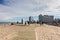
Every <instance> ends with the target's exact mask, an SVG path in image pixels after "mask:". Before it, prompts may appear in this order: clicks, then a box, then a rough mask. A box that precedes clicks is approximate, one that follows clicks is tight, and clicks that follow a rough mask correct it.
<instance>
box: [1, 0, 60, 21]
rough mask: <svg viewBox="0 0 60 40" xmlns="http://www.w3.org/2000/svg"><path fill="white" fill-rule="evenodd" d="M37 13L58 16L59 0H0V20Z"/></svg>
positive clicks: (59, 10) (59, 14)
mask: <svg viewBox="0 0 60 40" xmlns="http://www.w3.org/2000/svg"><path fill="white" fill-rule="evenodd" d="M39 14H43V15H45V14H47V15H54V16H55V17H56V18H60V0H0V21H9V20H11V19H12V20H14V19H16V18H17V17H22V18H23V17H26V16H38V15H39ZM35 19H36V18H35ZM16 20H19V19H16Z"/></svg>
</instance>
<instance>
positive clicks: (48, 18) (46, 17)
mask: <svg viewBox="0 0 60 40" xmlns="http://www.w3.org/2000/svg"><path fill="white" fill-rule="evenodd" d="M53 20H54V16H49V15H41V14H40V15H39V22H44V23H51V22H53Z"/></svg>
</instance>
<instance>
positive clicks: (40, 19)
mask: <svg viewBox="0 0 60 40" xmlns="http://www.w3.org/2000/svg"><path fill="white" fill-rule="evenodd" d="M42 17H43V16H42V15H41V14H40V15H39V23H41V22H42Z"/></svg>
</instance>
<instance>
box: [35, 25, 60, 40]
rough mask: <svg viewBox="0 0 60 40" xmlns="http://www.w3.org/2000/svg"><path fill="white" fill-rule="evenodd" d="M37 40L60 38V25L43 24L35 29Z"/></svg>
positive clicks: (58, 39) (55, 39)
mask: <svg viewBox="0 0 60 40" xmlns="http://www.w3.org/2000/svg"><path fill="white" fill-rule="evenodd" d="M35 33H36V40H60V27H57V26H51V25H41V26H40V27H37V28H36V29H35Z"/></svg>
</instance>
